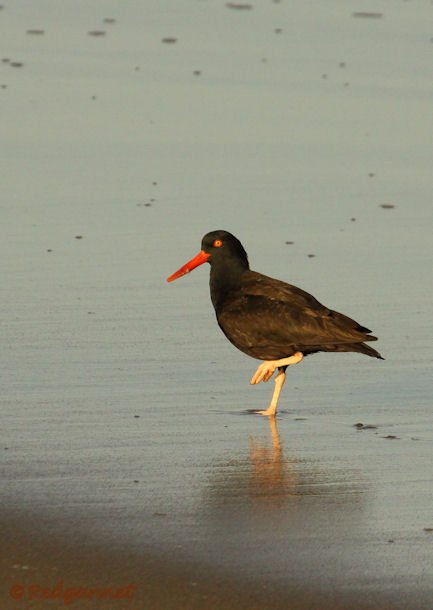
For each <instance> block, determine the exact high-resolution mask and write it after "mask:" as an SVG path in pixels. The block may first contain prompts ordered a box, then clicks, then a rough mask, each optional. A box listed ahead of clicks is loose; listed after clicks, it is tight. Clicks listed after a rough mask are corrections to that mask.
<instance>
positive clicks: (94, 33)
mask: <svg viewBox="0 0 433 610" xmlns="http://www.w3.org/2000/svg"><path fill="white" fill-rule="evenodd" d="M87 33H88V34H89V36H105V34H106V32H105V31H104V30H90V32H87Z"/></svg>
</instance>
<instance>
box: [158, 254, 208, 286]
mask: <svg viewBox="0 0 433 610" xmlns="http://www.w3.org/2000/svg"><path fill="white" fill-rule="evenodd" d="M209 257H210V254H208V253H207V252H204V250H202V251H201V252H199V253H198V254H197V256H194V258H192V259H191V260H190V261H188V262H187V263H185V265H183V267H181V268H180V269H178V270H177V271H176V272H175V273H173V275H170V277H168V278H167V282H172V281H173V280H177V278H178V277H182V275H186V274H187V273H189V272H190V271H192V270H193V269H195V268H196V267H198V266H199V265H202V264H203V263H205V262H206V261H207V260H208V258H209Z"/></svg>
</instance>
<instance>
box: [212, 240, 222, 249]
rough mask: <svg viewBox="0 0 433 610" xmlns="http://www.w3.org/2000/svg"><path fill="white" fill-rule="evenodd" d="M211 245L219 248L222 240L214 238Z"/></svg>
mask: <svg viewBox="0 0 433 610" xmlns="http://www.w3.org/2000/svg"><path fill="white" fill-rule="evenodd" d="M212 245H213V247H214V248H221V246H222V245H223V242H222V241H221V240H220V239H216V240H215V241H214V242H213V244H212Z"/></svg>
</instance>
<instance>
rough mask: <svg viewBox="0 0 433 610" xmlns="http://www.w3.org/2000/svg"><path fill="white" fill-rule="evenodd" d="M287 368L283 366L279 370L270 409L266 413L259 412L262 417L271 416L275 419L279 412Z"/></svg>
mask: <svg viewBox="0 0 433 610" xmlns="http://www.w3.org/2000/svg"><path fill="white" fill-rule="evenodd" d="M285 371H286V367H285V366H282V367H280V368H279V369H278V374H277V376H276V377H275V388H274V393H273V394H272V399H271V402H270V404H269V407H268V408H267V409H266V410H265V411H257V412H258V413H260V415H270V416H272V417H275V413H276V412H277V406H278V400H279V398H280V394H281V390H282V389H283V385H284V382H285V380H286V372H285Z"/></svg>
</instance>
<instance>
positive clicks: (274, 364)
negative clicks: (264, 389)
mask: <svg viewBox="0 0 433 610" xmlns="http://www.w3.org/2000/svg"><path fill="white" fill-rule="evenodd" d="M303 357H304V354H303V353H302V352H296V353H295V354H293V356H289V357H288V358H281V360H265V361H264V362H263V363H262V364H261V365H260V366H259V367H258V369H257V371H256V372H255V373H254V375H253V376H252V378H251V381H250V383H251V384H252V385H254V384H256V383H260V382H261V381H269V379H270V378H271V377H272V375H273V374H274V372H275V369H277V368H280V367H282V366H290V365H292V364H298V362H301V360H302V359H303Z"/></svg>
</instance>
